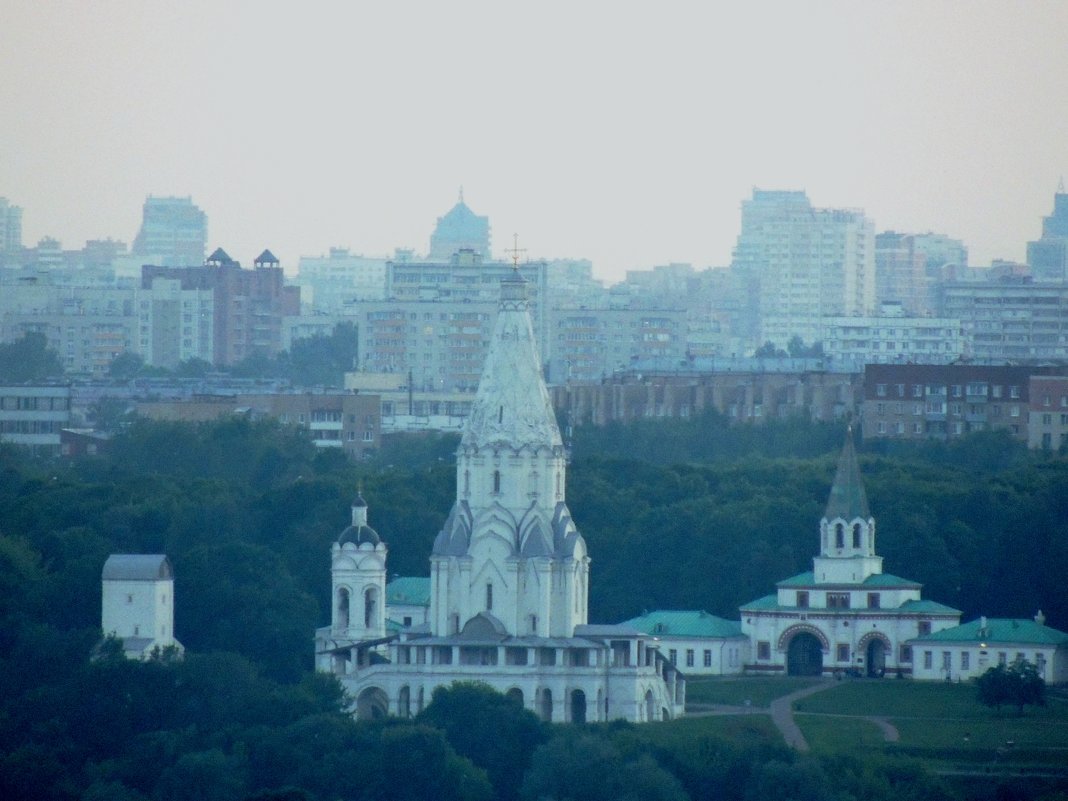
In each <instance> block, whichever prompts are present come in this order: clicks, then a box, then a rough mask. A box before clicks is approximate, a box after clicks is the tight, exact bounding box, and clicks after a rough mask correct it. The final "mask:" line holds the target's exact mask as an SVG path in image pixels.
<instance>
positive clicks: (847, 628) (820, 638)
mask: <svg viewBox="0 0 1068 801" xmlns="http://www.w3.org/2000/svg"><path fill="white" fill-rule="evenodd" d="M819 542H820V551H819V556H816V557H815V558H814V559H813V560H812V570H811V571H809V572H806V573H801V574H800V575H797V576H793V577H791V578H788V579H784V580H783V581H780V582H779V583H778V584H777V585H776V592H775V594H774V595H767V596H765V597H763V598H759V599H757V600H755V601H752V602H750V603H748V604H744V605H743V606H742V607H741V609H740V612H741V618H742V620H741V623H742V633H743V634H744V635H746V637H747V638H748V640H749V646H750V652H749V658H748V660H747V664H746V665H745V671H746V672H747V673H772V674H775V673H779V674H781V673H786V674H788V675H794V676H819V675H822V674H836V673H838V674H852V675H856V674H861V675H866V676H872V677H882V676H885V675H902V676H907V675H911V674H912V672H913V659H912V645H911V644H910V642H909V641H910V640H912V639H913V638H915V637H918V636H921V635H926V634H931V633H933V632H938V631H942V630H944V629H948V628H950V627H954V626H957V625H958V624H959V623H960V616H961V613H960V611H958V610H956V609H951V608H950V607H948V606H945V605H943V604H940V603H937V602H936V601H928V600H924V599H922V598H921V597H920V590H921V585H920V584H918V583H916V582H915V581H910V580H908V579H903V578H899V577H897V576H893V575H890V574H889V573H884V572H883V558H882V557H881V556H879V555H877V554H876V552H875V518H874V517H872V514H871V511H870V509H869V508H868V498H867V495H866V493H865V492H864V484H863V483H862V481H861V476H860V467H859V465H858V464H857V456H856V451H855V450H854V448H853V437H852V432H849V434H847V436H846V442H845V445H844V447H843V448H842V453H841V456H840V457H839V459H838V468H837V471H836V472H835V476H834V483H833V484H832V485H831V493H830V498H829V499H828V501H827V508H826V511H825V512H824V514H823V519H822V520H820V526H819Z"/></svg>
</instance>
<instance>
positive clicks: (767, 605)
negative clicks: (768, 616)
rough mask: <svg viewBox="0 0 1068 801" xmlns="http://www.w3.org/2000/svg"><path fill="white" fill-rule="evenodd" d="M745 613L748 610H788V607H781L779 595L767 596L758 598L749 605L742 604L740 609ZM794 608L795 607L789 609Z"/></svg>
mask: <svg viewBox="0 0 1068 801" xmlns="http://www.w3.org/2000/svg"><path fill="white" fill-rule="evenodd" d="M740 608H741V610H742V611H743V612H745V611H746V610H749V609H751V610H753V611H759V610H762V609H786V608H787V607H784V606H779V596H777V595H765V596H764V597H763V598H757V599H756V600H755V601H750V602H749V603H747V604H742V606H741V607H740ZM789 608H791V609H792V608H793V607H789Z"/></svg>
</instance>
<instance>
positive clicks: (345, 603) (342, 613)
mask: <svg viewBox="0 0 1068 801" xmlns="http://www.w3.org/2000/svg"><path fill="white" fill-rule="evenodd" d="M337 625H338V627H339V628H342V629H347V628H348V627H349V591H348V590H346V589H345V588H344V587H342V588H341V589H339V590H338V591H337Z"/></svg>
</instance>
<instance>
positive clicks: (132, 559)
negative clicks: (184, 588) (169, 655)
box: [100, 554, 183, 659]
mask: <svg viewBox="0 0 1068 801" xmlns="http://www.w3.org/2000/svg"><path fill="white" fill-rule="evenodd" d="M101 582H102V585H103V586H102V589H103V593H102V596H103V602H102V610H101V616H100V627H101V628H102V629H103V631H104V636H105V637H108V636H112V637H118V638H119V639H120V640H122V646H123V651H124V652H125V654H126V656H127V657H131V658H136V659H145V658H147V657H149V656H151V655H152V654H153V652H154V651H155V650H156V649H157V648H158V649H160V650H162V649H164V648H168V647H171V646H173V647H175V648H177V649H178V650H179V652H181V651H182V650H183V649H182V645H181V643H179V642H178V641H177V640H176V639H174V571H173V570H172V569H171V562H170V560H169V559H168V558H167V557H166V556H163V555H162V554H112V555H111V556H109V557H108V559H107V561H106V562H105V563H104V570H103V572H102V574H101Z"/></svg>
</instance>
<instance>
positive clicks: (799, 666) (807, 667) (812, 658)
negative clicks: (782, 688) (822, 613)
mask: <svg viewBox="0 0 1068 801" xmlns="http://www.w3.org/2000/svg"><path fill="white" fill-rule="evenodd" d="M786 673H787V675H789V676H819V675H822V673H823V646H822V645H821V644H820V641H819V639H818V638H817V637H816V635H815V634H813V633H812V632H809V631H799V632H798V633H797V634H795V635H794V636H793V637H791V638H790V644H789V645H787V646H786Z"/></svg>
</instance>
